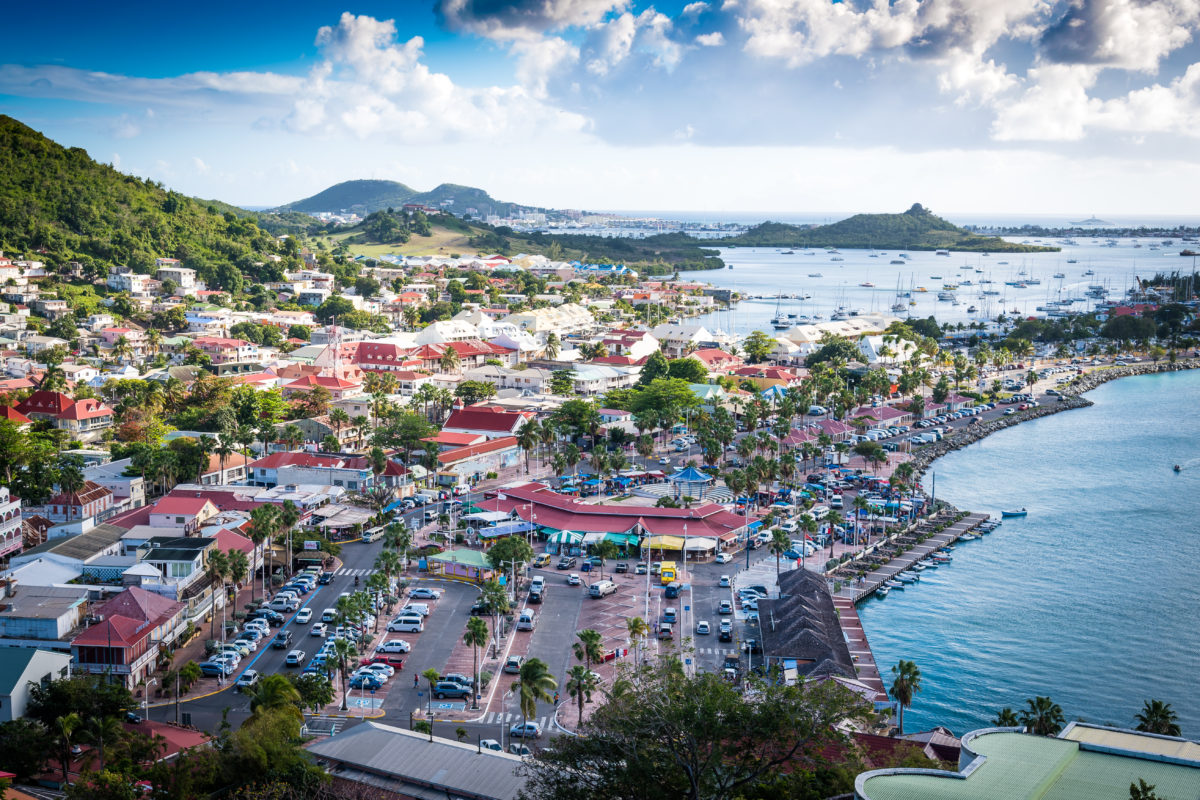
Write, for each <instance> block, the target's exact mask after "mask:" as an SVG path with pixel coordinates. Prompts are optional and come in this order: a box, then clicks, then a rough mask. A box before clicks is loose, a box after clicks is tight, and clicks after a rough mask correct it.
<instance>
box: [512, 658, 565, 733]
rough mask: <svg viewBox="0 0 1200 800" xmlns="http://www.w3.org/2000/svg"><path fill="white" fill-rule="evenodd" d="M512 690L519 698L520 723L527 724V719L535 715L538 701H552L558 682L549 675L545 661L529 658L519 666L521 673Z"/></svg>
mask: <svg viewBox="0 0 1200 800" xmlns="http://www.w3.org/2000/svg"><path fill="white" fill-rule="evenodd" d="M512 688H513V691H514V692H516V693H517V696H518V697H519V698H520V706H521V722H522V724H528V723H529V718H530V717H532V716H536V715H537V704H538V701H539V700H540V701H542V702H549V701H551V700H553V699H554V695H553V694H552V692H553V691H554V690H555V689H557V688H558V681H556V680H554V676H553V675H551V674H550V668H549V667H547V666H546V662H545V661H542V660H541V659H540V658H531V659H529V660H528V661H526V662H525V663H524V664H522V665H521V673H520V675H518V676H517V680H516V681H514V682H513V685H512Z"/></svg>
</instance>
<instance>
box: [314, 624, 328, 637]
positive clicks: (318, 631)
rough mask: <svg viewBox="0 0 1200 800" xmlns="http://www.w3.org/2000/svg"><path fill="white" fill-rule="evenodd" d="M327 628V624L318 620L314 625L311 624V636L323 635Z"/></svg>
mask: <svg viewBox="0 0 1200 800" xmlns="http://www.w3.org/2000/svg"><path fill="white" fill-rule="evenodd" d="M328 630H329V626H328V625H326V624H325V623H324V622H318V623H317V624H316V625H313V626H312V635H313V636H324V635H325V633H326V632H327V631H328Z"/></svg>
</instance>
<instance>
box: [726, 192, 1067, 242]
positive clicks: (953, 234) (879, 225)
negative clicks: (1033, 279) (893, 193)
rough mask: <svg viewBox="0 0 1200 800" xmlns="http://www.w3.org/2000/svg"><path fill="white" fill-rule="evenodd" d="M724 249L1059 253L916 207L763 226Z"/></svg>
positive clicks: (734, 239)
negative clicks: (973, 229) (983, 231)
mask: <svg viewBox="0 0 1200 800" xmlns="http://www.w3.org/2000/svg"><path fill="white" fill-rule="evenodd" d="M721 244H728V245H742V246H747V247H845V248H847V249H850V248H876V249H880V250H959V251H974V252H992V253H1037V252H1053V251H1057V250H1058V249H1059V248H1057V247H1038V246H1035V245H1023V244H1015V243H1013V242H1006V241H1004V240H1002V239H997V238H994V237H990V236H980V235H978V234H975V233H972V232H971V231H968V230H966V229H964V228H960V227H958V226H957V225H955V224H953V223H951V222H948V221H946V220H944V219H942V218H941V217H939V216H937V215H936V214H934V213H933V212H931V211H929V210H928V209H926V208H924V207H923V206H922V205H921V204H920V203H916V204H914V205H913V207H912V208H910V209H909V210H908V211H905V212H904V213H903V214H856V215H854V216H853V217H849V218H847V219H844V220H841V221H840V222H835V223H833V224H831V225H819V226H806V225H788V224H785V223H782V222H764V223H762V224H761V225H757V226H755V227H753V228H751V229H750V230H748V231H746V232H745V233H743V234H741V235H739V236H733V237H730V238H728V239H722V240H721Z"/></svg>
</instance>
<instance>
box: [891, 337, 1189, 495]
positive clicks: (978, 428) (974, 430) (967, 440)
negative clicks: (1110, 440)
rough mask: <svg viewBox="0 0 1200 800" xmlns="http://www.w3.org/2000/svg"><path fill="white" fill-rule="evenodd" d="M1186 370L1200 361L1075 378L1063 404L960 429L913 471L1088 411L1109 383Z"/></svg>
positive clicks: (932, 447) (928, 449)
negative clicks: (1000, 436)
mask: <svg viewBox="0 0 1200 800" xmlns="http://www.w3.org/2000/svg"><path fill="white" fill-rule="evenodd" d="M1185 369H1200V359H1196V358H1189V359H1179V360H1178V361H1176V362H1175V363H1173V364H1172V363H1170V362H1168V361H1161V362H1159V363H1157V364H1154V363H1145V362H1143V363H1137V364H1129V365H1128V366H1124V367H1108V368H1104V369H1095V370H1092V371H1091V372H1088V373H1085V374H1083V375H1078V376H1076V378H1075V380H1073V381H1071V383H1069V384H1067V385H1066V386H1064V387H1063V389H1062V390H1061V391H1063V392H1070V393H1071V394H1069V395H1064V396H1063V398H1062V399H1061V400H1059V401H1058V402H1054V403H1050V402H1048V403H1046V404H1044V405H1039V406H1037V407H1036V408H1030V409H1027V410H1025V411H1020V412H1018V413H1016V414H1014V415H1012V416H1011V417H1000V418H999V419H996V420H992V421H990V422H984V423H981V424H979V425H970V426H968V427H965V428H958V429H955V430H954V431H953V433H951V434H950V435H949V436H947V437H945V438H944V439H942V440H941V441H938V442H934V443H932V444H929V445H926V446H925V447H923V448H921V449H920V450H919V451H918V452H917V453H915V454H914V455H913V457H912V458H911V459H910V461H911V463H912V465H913V467H915V468H916V471H917V474H918V475H921V474H923V473H924V472H925V470H927V469H928V468H929V465H930V464H932V463H933V462H934V461H935V460H937V459H939V458H941V457H942V456H944V455H946V454H947V453H950V452H952V451H954V450H961V449H962V448H964V447H966V446H967V445H970V444H974V443H975V442H978V441H979V440H980V439H983V438H985V437H987V436H991V435H992V434H993V433H995V432H997V431H1001V430H1004V429H1005V428H1009V427H1012V426H1013V425H1019V424H1020V423H1022V422H1025V421H1027V420H1031V419H1037V418H1038V417H1047V416H1050V415H1051V414H1057V413H1059V412H1061V411H1070V410H1071V409H1075V408H1086V407H1087V406H1090V405H1092V401H1091V400H1088V399H1087V398H1085V397H1080V395H1082V394H1083V393H1085V392H1089V391H1091V390H1092V389H1095V388H1096V387H1097V386H1100V385H1102V384H1105V383H1108V382H1109V381H1114V380H1117V379H1118V378H1129V377H1132V376H1135V375H1153V374H1155V373H1159V372H1179V371H1181V370H1185Z"/></svg>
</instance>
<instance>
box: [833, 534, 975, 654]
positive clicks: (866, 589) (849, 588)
mask: <svg viewBox="0 0 1200 800" xmlns="http://www.w3.org/2000/svg"><path fill="white" fill-rule="evenodd" d="M987 519H988V516H987V515H986V514H968V515H967V516H965V517H963V518H962V519H960V520H959V521H958V522H956V523H954V524H953V525H951V526H949V527H948V528H946V529H945V530H943V531H940V532H938V533H935V534H933V535H932V536H930V537H929V538H928V539H926V540H925V541H924V542H921V543H920V544H917V545H914V546H913V548H912V549H911V550H908V551H906V552H904V553H901V554H900V555H898V556H896V557H895V558H893V559H891V560H890V561H888V562H887V563H885V564H883V565H881V566H879V567H876V568H875V569H873V570H872V571H871V572H868V573H867V574H866V575H865V576H863V579H862V581H861V582H859V581H852V582H850V583H848V584H847V585H845V586H843V587H842V588H841V589H839V590H838V591H837V592H836V593H835V594H834V600H835V602H836V601H837V600H839V599H845V600H849V601H850V603H851V604H853V603H858V602H859V601H860V600H862V599H863V598H865V597H869V596H870V595H871V594H872V593H873V592H874V591H875V590H876V589H878V588H879V587H880V586H882V585H883V583H884V581H887V580H890V579H891V578H894V577H895V576H896V575H898V574H900V573H901V572H904V571H905V570H907V569H910V568H911V567H912V565H913V564H915V563H917V562H918V561H920V560H921V559H922V558H924V557H925V556H927V555H929V554H930V553H932V552H934V551H935V550H937V549H939V548H942V547H945V546H946V545H947V544H950V543H951V542H954V541H957V539H958V537H960V536H962V535H963V534H964V533H968V532H969V531H972V530H974V529H975V528H978V527H979V526H980V525H981V524H982V523H984V522H986V521H987ZM856 618H857V615H856ZM864 642H865V640H864Z"/></svg>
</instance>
